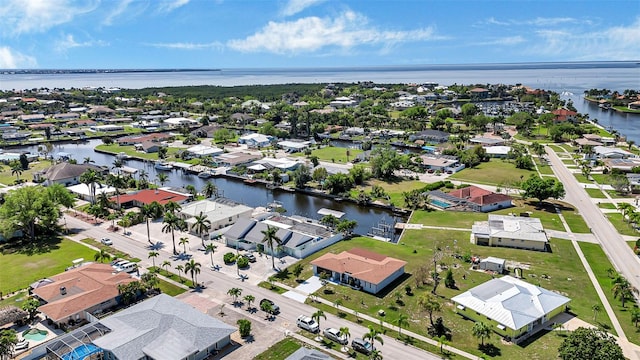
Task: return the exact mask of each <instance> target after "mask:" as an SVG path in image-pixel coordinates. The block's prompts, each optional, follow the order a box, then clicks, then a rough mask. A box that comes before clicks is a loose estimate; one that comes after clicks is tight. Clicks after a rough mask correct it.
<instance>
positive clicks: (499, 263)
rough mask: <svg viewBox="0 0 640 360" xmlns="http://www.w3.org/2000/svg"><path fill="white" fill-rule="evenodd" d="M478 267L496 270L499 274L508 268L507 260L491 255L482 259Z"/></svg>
mask: <svg viewBox="0 0 640 360" xmlns="http://www.w3.org/2000/svg"><path fill="white" fill-rule="evenodd" d="M478 268H480V270H487V271H495V272H497V273H498V274H502V272H503V271H505V270H506V269H507V260H505V259H500V258H497V257H493V256H489V257H488V258H486V259H482V260H480V263H479V264H478Z"/></svg>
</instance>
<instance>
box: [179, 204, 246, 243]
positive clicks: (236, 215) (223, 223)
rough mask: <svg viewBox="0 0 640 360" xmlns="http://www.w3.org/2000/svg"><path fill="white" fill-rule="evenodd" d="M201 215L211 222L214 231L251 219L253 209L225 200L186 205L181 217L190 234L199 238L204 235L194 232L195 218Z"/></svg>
mask: <svg viewBox="0 0 640 360" xmlns="http://www.w3.org/2000/svg"><path fill="white" fill-rule="evenodd" d="M201 213H202V215H204V216H206V217H207V219H208V220H209V221H210V222H211V230H212V231H213V230H217V229H221V228H224V227H227V226H231V225H233V224H235V222H236V221H238V219H240V218H247V219H248V218H250V217H251V214H252V213H253V208H251V207H249V206H246V205H243V204H240V203H237V202H235V201H233V200H229V199H225V198H218V199H215V200H210V199H205V200H200V201H195V202H192V203H189V204H186V205H184V206H183V207H182V210H180V217H181V218H182V219H184V220H185V221H186V223H187V226H188V227H189V232H191V233H193V234H196V235H198V236H202V235H203V234H198V232H197V231H195V230H194V225H195V222H196V220H195V217H196V216H198V215H200V214H201Z"/></svg>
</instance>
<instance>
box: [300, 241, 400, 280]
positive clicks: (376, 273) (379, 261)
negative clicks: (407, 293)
mask: <svg viewBox="0 0 640 360" xmlns="http://www.w3.org/2000/svg"><path fill="white" fill-rule="evenodd" d="M311 264H313V265H315V266H317V267H320V268H322V269H327V270H331V271H335V272H337V273H340V274H342V273H346V272H348V273H350V274H351V276H353V277H354V278H356V279H360V280H362V281H366V282H369V283H372V284H379V283H381V282H382V281H384V280H385V279H386V278H388V277H389V276H391V274H393V273H395V272H396V271H398V269H400V268H402V267H404V266H405V265H406V264H407V262H406V261H402V260H398V259H395V258H392V257H388V256H386V255H382V254H378V253H375V252H372V251H369V250H365V249H360V248H354V249H351V250H347V251H343V252H341V253H340V254H333V253H326V254H324V255H322V256H321V257H319V258H317V259H315V260H314V261H312V262H311Z"/></svg>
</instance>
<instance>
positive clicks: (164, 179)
mask: <svg viewBox="0 0 640 360" xmlns="http://www.w3.org/2000/svg"><path fill="white" fill-rule="evenodd" d="M156 178H157V179H158V183H159V184H160V186H164V184H165V183H166V182H167V181H168V180H169V175H167V174H165V173H158V175H157V176H156Z"/></svg>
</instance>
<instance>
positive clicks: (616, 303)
mask: <svg viewBox="0 0 640 360" xmlns="http://www.w3.org/2000/svg"><path fill="white" fill-rule="evenodd" d="M580 248H581V249H582V252H583V253H584V256H585V258H586V259H587V262H588V263H589V265H590V266H591V270H593V273H594V275H595V276H596V278H597V279H598V283H599V284H600V287H602V291H603V292H604V294H605V296H606V297H607V300H608V301H609V304H611V307H612V308H613V311H614V312H615V314H616V317H617V318H618V321H619V322H620V326H622V330H624V333H625V335H627V338H628V339H629V341H631V342H632V343H634V344H640V332H639V331H638V328H636V327H635V326H634V325H633V323H632V322H631V309H633V308H634V307H637V305H634V304H632V303H631V302H627V304H625V307H624V308H623V307H622V305H621V302H620V300H617V299H614V298H613V293H612V292H611V287H612V284H611V281H612V278H611V277H609V274H608V272H607V270H608V269H610V268H613V266H611V263H610V262H609V258H608V257H607V255H606V254H605V253H604V251H603V250H602V248H601V247H600V245H599V244H591V243H583V242H581V243H580ZM602 312H604V311H602ZM600 316H601V315H600V314H598V321H600Z"/></svg>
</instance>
